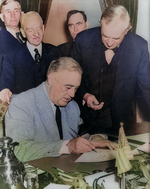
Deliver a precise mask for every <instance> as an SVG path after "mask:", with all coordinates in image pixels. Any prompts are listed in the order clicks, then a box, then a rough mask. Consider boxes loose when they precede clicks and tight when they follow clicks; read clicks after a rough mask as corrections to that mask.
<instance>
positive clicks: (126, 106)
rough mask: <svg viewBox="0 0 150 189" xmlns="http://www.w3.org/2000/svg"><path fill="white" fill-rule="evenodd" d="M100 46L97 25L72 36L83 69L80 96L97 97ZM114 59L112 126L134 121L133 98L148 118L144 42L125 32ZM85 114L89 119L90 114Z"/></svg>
mask: <svg viewBox="0 0 150 189" xmlns="http://www.w3.org/2000/svg"><path fill="white" fill-rule="evenodd" d="M101 49H102V41H101V31H100V27H97V28H93V29H89V30H86V31H83V32H81V33H79V34H78V35H77V37H76V39H75V44H74V56H75V59H76V60H77V61H78V62H79V63H80V65H81V66H82V68H83V72H84V73H83V79H82V84H81V87H80V89H79V92H80V95H81V98H82V97H83V96H84V94H85V93H86V92H89V93H91V94H94V95H95V96H96V98H97V99H98V100H99V94H100V70H101V66H102V65H101V59H102V53H101ZM113 58H114V59H116V61H117V70H116V77H115V84H114V90H113V97H112V101H111V114H112V119H113V125H114V126H115V127H119V123H120V122H124V123H125V125H127V124H131V123H135V102H136V101H137V103H138V105H139V108H140V110H141V111H142V113H143V116H144V118H145V120H148V121H150V116H149V115H150V62H149V53H148V47H147V42H146V41H145V40H144V39H142V38H141V37H139V36H138V35H135V34H133V33H131V32H128V34H127V35H126V36H125V38H124V39H123V41H122V43H121V44H120V47H119V49H118V51H117V52H116V54H115V56H114V57H113ZM104 103H105V102H104ZM91 111H92V110H91ZM87 112H88V111H87ZM87 112H86V113H87ZM95 114H98V111H94V110H93V115H95ZM87 116H89V118H91V119H92V114H89V115H87ZM95 119H96V117H95ZM91 127H92V125H91Z"/></svg>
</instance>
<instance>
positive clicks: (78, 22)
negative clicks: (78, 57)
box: [58, 10, 89, 57]
mask: <svg viewBox="0 0 150 189" xmlns="http://www.w3.org/2000/svg"><path fill="white" fill-rule="evenodd" d="M88 25H89V24H88V22H87V16H86V14H85V13H84V11H79V10H71V11H69V12H68V13H67V21H66V28H67V31H68V33H69V37H70V39H69V41H68V42H66V43H64V44H61V45H59V46H58V48H59V50H60V51H61V55H62V56H69V57H73V42H74V40H75V37H76V35H77V34H78V33H79V32H81V31H83V30H86V29H87V28H88Z"/></svg>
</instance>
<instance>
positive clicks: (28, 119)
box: [5, 98, 63, 162]
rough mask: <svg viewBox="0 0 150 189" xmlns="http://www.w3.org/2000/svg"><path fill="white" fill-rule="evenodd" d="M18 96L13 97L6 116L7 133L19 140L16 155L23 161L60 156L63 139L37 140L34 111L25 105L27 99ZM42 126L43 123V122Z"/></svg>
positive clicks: (14, 140)
mask: <svg viewBox="0 0 150 189" xmlns="http://www.w3.org/2000/svg"><path fill="white" fill-rule="evenodd" d="M17 101H18V102H19V101H20V100H19V99H18V98H17V99H16V100H15V98H14V99H12V101H11V103H10V105H9V108H8V111H7V113H6V116H5V125H6V135H7V136H8V137H11V138H12V139H13V142H18V143H19V146H17V147H15V155H16V157H17V158H18V159H19V160H20V161H22V162H26V161H30V160H33V159H38V158H42V157H48V156H52V157H55V156H59V151H60V149H61V146H62V143H63V141H62V140H55V141H50V140H45V141H42V142H39V141H35V135H36V136H37V135H38V136H39V138H40V133H36V132H37V129H36V120H35V117H34V116H33V112H32V111H30V108H28V106H26V105H25V100H23V101H20V102H19V103H18V102H17ZM41 127H42V124H41Z"/></svg>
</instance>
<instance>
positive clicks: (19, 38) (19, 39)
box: [16, 32, 23, 43]
mask: <svg viewBox="0 0 150 189" xmlns="http://www.w3.org/2000/svg"><path fill="white" fill-rule="evenodd" d="M16 37H17V40H18V41H19V42H20V43H23V41H22V39H21V36H20V32H17V33H16Z"/></svg>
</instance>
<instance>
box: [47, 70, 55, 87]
mask: <svg viewBox="0 0 150 189" xmlns="http://www.w3.org/2000/svg"><path fill="white" fill-rule="evenodd" d="M54 80H55V79H54V75H53V73H50V74H49V75H48V76H47V81H48V84H49V85H50V86H51V85H52V84H53V82H54Z"/></svg>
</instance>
